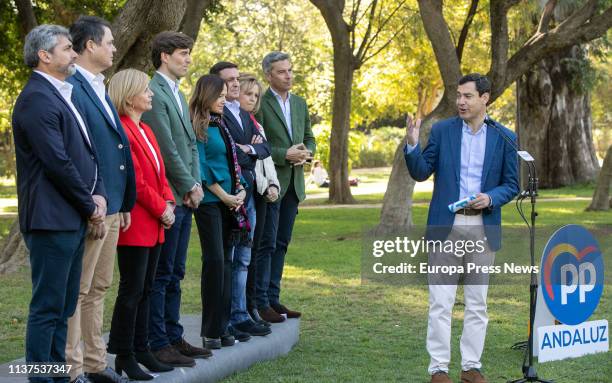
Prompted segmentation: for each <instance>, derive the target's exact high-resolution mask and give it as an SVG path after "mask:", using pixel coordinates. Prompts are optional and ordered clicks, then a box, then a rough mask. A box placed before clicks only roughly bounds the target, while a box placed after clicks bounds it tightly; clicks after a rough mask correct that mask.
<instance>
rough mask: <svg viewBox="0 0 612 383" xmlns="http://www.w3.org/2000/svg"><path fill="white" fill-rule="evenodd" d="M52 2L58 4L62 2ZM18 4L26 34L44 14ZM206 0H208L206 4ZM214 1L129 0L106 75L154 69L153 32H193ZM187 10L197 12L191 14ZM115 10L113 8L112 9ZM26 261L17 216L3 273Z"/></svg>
mask: <svg viewBox="0 0 612 383" xmlns="http://www.w3.org/2000/svg"><path fill="white" fill-rule="evenodd" d="M52 3H53V4H54V5H55V6H57V5H58V4H57V3H59V2H57V1H55V2H52ZM16 4H17V5H18V7H17V15H16V16H17V17H18V20H19V22H20V25H21V30H22V35H25V34H26V33H27V32H28V31H29V29H30V28H33V27H34V26H36V25H37V24H38V21H37V19H36V16H35V15H36V13H37V12H38V13H39V14H42V10H37V9H33V8H32V3H31V2H30V1H16ZM202 4H205V7H204V8H202ZM115 5H117V4H115ZM213 5H214V2H213V1H211V0H204V1H198V0H128V1H127V2H125V5H124V6H123V8H122V9H121V10H120V11H118V13H117V12H115V13H117V16H116V17H115V19H114V20H113V25H112V29H113V36H114V38H115V46H116V47H117V52H116V53H115V56H114V63H113V67H112V68H110V69H109V70H108V71H107V72H106V75H107V76H110V75H112V74H113V73H114V72H115V71H116V70H118V69H121V68H128V67H129V68H136V69H140V70H143V71H150V70H151V69H152V68H151V64H150V57H149V52H150V48H149V44H150V42H151V40H152V38H153V36H155V34H157V33H158V32H161V31H165V30H175V31H176V30H179V27H181V26H183V28H185V30H186V32H188V33H193V28H194V25H197V28H196V30H197V29H199V25H200V22H201V20H202V18H203V16H204V13H205V11H206V10H208V9H210V7H212V6H213ZM187 10H190V12H193V14H189V15H187V13H186V12H187ZM112 11H113V10H109V13H112ZM115 11H116V10H115ZM196 12H200V13H199V14H198V13H196ZM79 13H81V12H80V10H79V9H63V11H62V12H56V13H55V14H53V15H49V14H44V15H43V17H44V20H45V22H55V23H58V24H69V23H70V22H71V21H72V20H73V19H74V18H76V17H77V16H78V14H79ZM54 17H55V19H54ZM24 264H27V248H26V247H25V246H24V244H23V239H22V237H21V233H20V232H19V221H18V220H16V221H15V222H14V223H13V225H12V226H11V229H10V232H9V235H8V237H7V238H6V239H5V242H4V245H3V247H2V250H1V251H0V273H3V272H10V271H13V270H15V269H16V268H17V267H19V266H20V265H24Z"/></svg>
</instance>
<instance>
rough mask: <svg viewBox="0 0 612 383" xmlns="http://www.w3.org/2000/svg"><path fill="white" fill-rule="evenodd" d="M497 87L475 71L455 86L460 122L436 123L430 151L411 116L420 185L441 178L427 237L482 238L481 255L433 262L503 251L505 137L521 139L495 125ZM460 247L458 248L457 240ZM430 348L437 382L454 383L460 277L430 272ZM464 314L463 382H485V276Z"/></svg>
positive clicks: (508, 172)
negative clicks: (492, 101)
mask: <svg viewBox="0 0 612 383" xmlns="http://www.w3.org/2000/svg"><path fill="white" fill-rule="evenodd" d="M490 92H491V83H490V82H489V79H488V78H487V77H486V76H482V75H480V74H478V73H473V74H469V75H466V76H464V77H462V78H461V79H460V80H459V86H458V88H457V110H458V112H459V116H458V117H453V118H450V119H447V120H444V121H440V122H437V123H435V124H434V125H433V127H432V128H431V134H430V136H429V142H428V143H427V146H426V147H425V149H424V150H421V147H420V145H419V144H418V138H419V127H420V121H417V122H416V124H413V123H412V121H411V120H410V119H408V124H407V125H408V127H407V137H406V147H405V159H406V165H407V166H408V171H409V172H410V175H411V176H412V178H414V179H415V180H416V181H424V180H426V179H428V178H429V177H430V176H431V175H432V174H434V173H435V179H434V191H433V197H432V200H431V203H430V205H429V216H428V219H427V239H428V240H441V241H445V240H451V241H466V238H467V240H474V241H482V242H481V243H483V244H484V245H483V246H482V247H480V248H479V247H478V246H476V248H478V249H482V251H480V250H475V251H473V252H466V253H465V254H463V253H459V252H457V254H453V253H451V252H443V251H441V249H440V251H437V252H436V251H433V252H431V253H430V254H429V263H430V264H432V263H433V264H434V265H439V266H442V265H453V266H463V267H465V266H466V263H467V262H470V263H472V262H473V263H474V264H478V265H480V266H490V265H491V264H492V263H493V259H494V256H495V251H497V250H499V248H500V247H501V207H502V206H503V205H505V204H506V203H508V202H509V201H511V200H512V199H513V198H514V196H515V195H516V194H517V193H518V191H519V185H518V163H517V156H516V152H515V150H514V149H513V148H512V146H510V145H509V144H508V143H507V142H506V140H505V139H504V138H503V137H502V135H506V136H507V137H508V138H510V139H511V140H516V136H515V135H514V133H513V132H511V131H510V130H508V129H506V128H505V127H503V126H501V125H499V124H497V123H495V122H493V121H492V120H489V118H488V117H487V114H486V113H487V102H488V101H489V95H490ZM472 195H475V196H476V198H475V199H474V200H472V201H471V202H470V203H469V205H468V207H466V208H465V209H461V210H459V211H457V212H456V213H453V212H451V211H450V210H449V208H448V205H449V204H451V203H453V202H455V201H458V200H460V199H463V198H466V197H469V196H472ZM458 245H459V243H458ZM428 277H429V320H428V327H427V351H428V352H429V355H430V358H431V359H430V363H429V369H428V371H429V373H430V374H431V382H432V383H449V382H451V380H450V378H449V376H448V365H449V363H450V355H451V348H450V338H451V314H452V309H453V304H454V302H455V294H456V291H457V282H458V275H457V274H455V275H453V276H449V275H443V274H430V275H429V276H428ZM463 284H464V297H465V314H464V321H463V333H462V336H461V369H462V371H461V381H462V382H465V383H486V380H485V378H484V376H483V375H482V373H481V372H480V368H481V363H480V358H481V355H482V351H483V349H484V342H485V335H486V331H487V323H488V316H487V287H488V278H487V276H486V275H482V274H480V275H478V274H471V275H468V274H466V275H464V282H463Z"/></svg>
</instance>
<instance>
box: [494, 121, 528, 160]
mask: <svg viewBox="0 0 612 383" xmlns="http://www.w3.org/2000/svg"><path fill="white" fill-rule="evenodd" d="M484 123H485V124H486V125H487V126H490V127H491V128H493V129H495V130H496V131H497V133H499V135H500V136H502V138H503V139H504V141H506V142H507V143H508V145H510V146H511V147H512V149H514V151H515V152H516V154H518V155H519V157H521V158H522V159H523V161H525V162H534V161H535V160H534V159H533V157H532V156H531V154H529V153H528V152H527V151H525V150H521V149H520V148H519V146H518V145H517V144H516V143H515V142H514V141H512V139H511V138H510V137H508V135H507V134H506V133H505V132H504V130H503V129H502V128H501V127H500V126H498V125H497V123H496V122H495V121H493V119H491V118H490V117H489V116H488V115H487V116H486V117H485V119H484Z"/></svg>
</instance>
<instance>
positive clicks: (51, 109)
mask: <svg viewBox="0 0 612 383" xmlns="http://www.w3.org/2000/svg"><path fill="white" fill-rule="evenodd" d="M76 57H77V54H76V53H75V52H74V50H73V49H72V42H71V40H70V34H69V32H68V30H67V29H66V28H64V27H61V26H57V25H40V26H38V27H36V28H34V29H33V30H32V31H30V33H28V35H27V36H26V40H25V46H24V60H25V63H26V65H27V66H29V67H30V68H32V69H33V70H34V72H33V73H32V75H31V77H30V80H29V81H28V83H27V84H26V86H25V88H24V89H23V91H22V92H21V94H20V95H19V97H18V98H17V102H16V103H15V108H14V111H13V136H14V139H15V156H16V163H17V195H18V198H19V226H20V230H21V232H22V233H23V237H24V240H25V243H26V245H27V247H28V249H29V250H30V264H31V270H32V299H31V301H30V313H29V315H28V324H27V329H26V362H27V363H36V362H40V363H65V361H66V358H65V348H66V332H67V321H68V318H69V317H70V316H72V314H73V313H74V310H75V307H76V304H77V299H78V294H79V281H80V277H81V263H82V258H83V248H84V239H85V232H86V229H87V225H88V223H89V224H91V225H94V226H95V225H101V224H103V222H104V217H105V216H106V193H105V191H104V186H103V183H102V178H101V177H100V172H99V168H98V159H97V158H98V157H97V154H96V151H95V148H94V146H93V142H92V140H93V138H92V136H91V133H90V132H89V131H88V128H87V126H86V125H85V121H84V119H83V117H82V116H81V115H80V114H79V112H78V110H77V109H76V107H75V106H74V104H73V103H72V100H71V94H72V85H71V84H69V83H67V82H66V81H65V80H66V78H67V77H68V76H70V75H72V74H74V72H75V69H76V68H75V65H74V63H75V60H76ZM62 380H64V379H62ZM30 381H32V382H52V381H54V380H53V378H49V377H35V376H31V377H30ZM55 381H58V379H56V380H55ZM65 381H68V378H67V377H66V378H65Z"/></svg>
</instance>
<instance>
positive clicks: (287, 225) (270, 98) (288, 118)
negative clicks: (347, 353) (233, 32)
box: [256, 52, 316, 323]
mask: <svg viewBox="0 0 612 383" xmlns="http://www.w3.org/2000/svg"><path fill="white" fill-rule="evenodd" d="M262 67H263V72H264V74H265V76H266V80H267V81H268V83H269V85H270V88H269V89H268V90H267V91H266V93H265V94H264V95H263V96H262V99H261V109H260V111H259V113H258V115H257V119H258V121H259V122H260V123H261V124H262V126H263V128H264V131H265V133H266V137H267V140H268V144H269V145H270V148H271V151H272V159H273V160H274V165H275V167H276V173H277V175H278V179H279V181H280V184H281V185H280V186H281V198H279V199H278V200H277V201H276V202H273V203H269V204H268V207H267V212H266V221H265V227H264V233H263V236H262V239H261V246H260V248H259V250H258V254H257V257H256V259H257V278H256V291H257V292H256V301H257V309H258V312H259V314H260V316H261V318H262V319H263V320H265V321H268V322H273V323H277V322H282V321H284V320H285V318H284V317H283V316H282V315H281V314H285V315H286V316H287V317H288V318H298V317H300V315H301V314H300V313H299V312H298V311H293V310H289V309H288V308H287V307H285V306H284V305H282V304H281V303H280V282H281V278H282V276H283V266H284V263H285V254H286V253H287V247H288V246H289V242H290V241H291V233H292V231H293V224H294V222H295V216H296V215H297V212H298V205H299V203H300V202H301V201H303V200H304V199H305V198H306V191H305V186H304V167H303V165H304V164H305V163H306V161H309V160H311V159H312V155H313V153H314V151H315V149H316V144H315V138H314V135H313V134H312V130H311V128H310V116H309V114H308V106H307V105H306V101H305V100H304V99H303V98H301V97H299V96H297V95H295V94H293V93H290V92H289V91H290V90H291V87H292V85H293V72H292V64H291V60H290V57H289V55H287V54H286V53H283V52H271V53H268V54H267V55H266V57H264V59H263V62H262Z"/></svg>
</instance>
